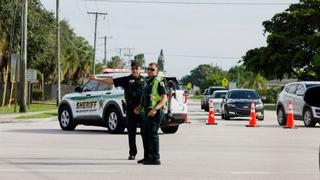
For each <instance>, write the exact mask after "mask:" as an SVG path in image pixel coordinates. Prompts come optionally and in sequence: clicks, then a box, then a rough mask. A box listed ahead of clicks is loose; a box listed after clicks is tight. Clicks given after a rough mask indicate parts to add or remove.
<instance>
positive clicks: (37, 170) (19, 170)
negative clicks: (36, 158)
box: [0, 169, 120, 173]
mask: <svg viewBox="0 0 320 180" xmlns="http://www.w3.org/2000/svg"><path fill="white" fill-rule="evenodd" d="M0 172H22V173H25V172H26V173H28V172H47V173H117V172H120V171H115V170H81V169H79V170H67V169H0Z"/></svg>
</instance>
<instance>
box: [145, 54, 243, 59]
mask: <svg viewBox="0 0 320 180" xmlns="http://www.w3.org/2000/svg"><path fill="white" fill-rule="evenodd" d="M143 54H149V55H158V53H143ZM166 56H171V57H184V58H200V59H224V60H239V59H242V58H240V57H227V56H201V55H184V54H166Z"/></svg>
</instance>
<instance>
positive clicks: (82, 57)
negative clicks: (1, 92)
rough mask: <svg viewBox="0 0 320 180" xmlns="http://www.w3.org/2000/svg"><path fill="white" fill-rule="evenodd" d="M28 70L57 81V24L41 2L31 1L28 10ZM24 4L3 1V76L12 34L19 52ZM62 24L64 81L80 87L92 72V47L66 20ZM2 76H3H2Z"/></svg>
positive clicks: (0, 26) (0, 51)
mask: <svg viewBox="0 0 320 180" xmlns="http://www.w3.org/2000/svg"><path fill="white" fill-rule="evenodd" d="M28 12H29V13H28V32H27V34H28V44H27V47H28V48H27V51H28V68H33V69H37V70H38V71H39V72H41V73H43V74H45V81H46V82H48V83H54V82H55V81H56V71H55V68H56V59H55V56H56V54H55V36H56V34H55V28H56V26H55V24H56V23H57V22H56V19H55V16H54V14H53V13H52V12H50V11H47V10H46V9H44V8H43V6H42V4H41V2H40V0H32V1H30V3H29V11H28ZM20 21H21V1H19V0H1V1H0V73H1V72H2V71H3V69H4V68H5V67H6V64H7V62H8V58H9V56H8V54H9V53H8V52H9V44H10V37H11V36H10V35H11V34H13V41H12V45H13V46H12V50H13V51H12V52H13V53H17V52H19V49H20V24H21V23H20ZM59 23H60V24H61V61H62V74H63V76H62V77H63V82H65V83H68V84H77V83H80V82H81V78H84V77H85V76H87V74H88V73H89V70H90V69H89V67H90V65H91V64H90V62H91V61H90V59H92V47H91V46H90V45H89V43H88V41H86V40H85V39H84V38H82V37H79V36H77V35H76V34H75V33H74V31H73V29H72V28H71V27H70V25H69V24H68V22H67V21H65V20H63V21H61V22H59ZM0 75H1V74H0Z"/></svg>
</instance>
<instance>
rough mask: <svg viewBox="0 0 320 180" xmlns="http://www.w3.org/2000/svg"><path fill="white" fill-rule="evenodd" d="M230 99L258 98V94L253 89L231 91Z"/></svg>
mask: <svg viewBox="0 0 320 180" xmlns="http://www.w3.org/2000/svg"><path fill="white" fill-rule="evenodd" d="M230 98H231V99H259V98H260V97H259V95H258V93H257V92H255V91H232V92H231V94H230Z"/></svg>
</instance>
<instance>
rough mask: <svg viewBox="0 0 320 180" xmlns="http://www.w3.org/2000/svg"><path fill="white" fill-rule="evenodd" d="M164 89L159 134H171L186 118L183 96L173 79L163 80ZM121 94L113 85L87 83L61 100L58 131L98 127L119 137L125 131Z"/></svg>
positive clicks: (125, 74) (122, 96)
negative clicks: (165, 101) (165, 97)
mask: <svg viewBox="0 0 320 180" xmlns="http://www.w3.org/2000/svg"><path fill="white" fill-rule="evenodd" d="M127 75H129V73H112V74H101V75H97V77H99V78H117V77H123V76H127ZM165 78H166V79H167V84H166V85H167V87H168V90H169V92H168V99H169V103H168V109H167V110H165V112H166V116H165V118H164V119H163V121H162V124H161V130H162V131H163V132H164V133H167V134H172V133H175V132H177V130H178V128H179V125H180V124H181V123H183V122H184V120H185V118H186V116H187V104H186V102H187V99H186V98H187V96H186V95H185V94H184V91H183V90H181V89H180V86H179V83H178V81H177V80H176V78H175V77H165ZM125 107H126V104H125V101H124V90H123V89H122V88H120V87H119V88H116V87H115V86H114V85H112V84H111V85H108V84H104V83H99V82H97V81H94V80H89V81H88V82H87V83H85V84H84V86H82V87H76V88H75V92H74V93H71V94H67V95H65V96H64V97H63V99H62V101H61V102H60V104H59V109H58V119H59V123H60V127H61V129H62V130H69V131H72V130H74V129H75V128H76V126H77V125H89V126H102V127H106V128H108V131H109V132H110V133H123V132H124V129H125V127H126V121H125V117H126V112H125Z"/></svg>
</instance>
